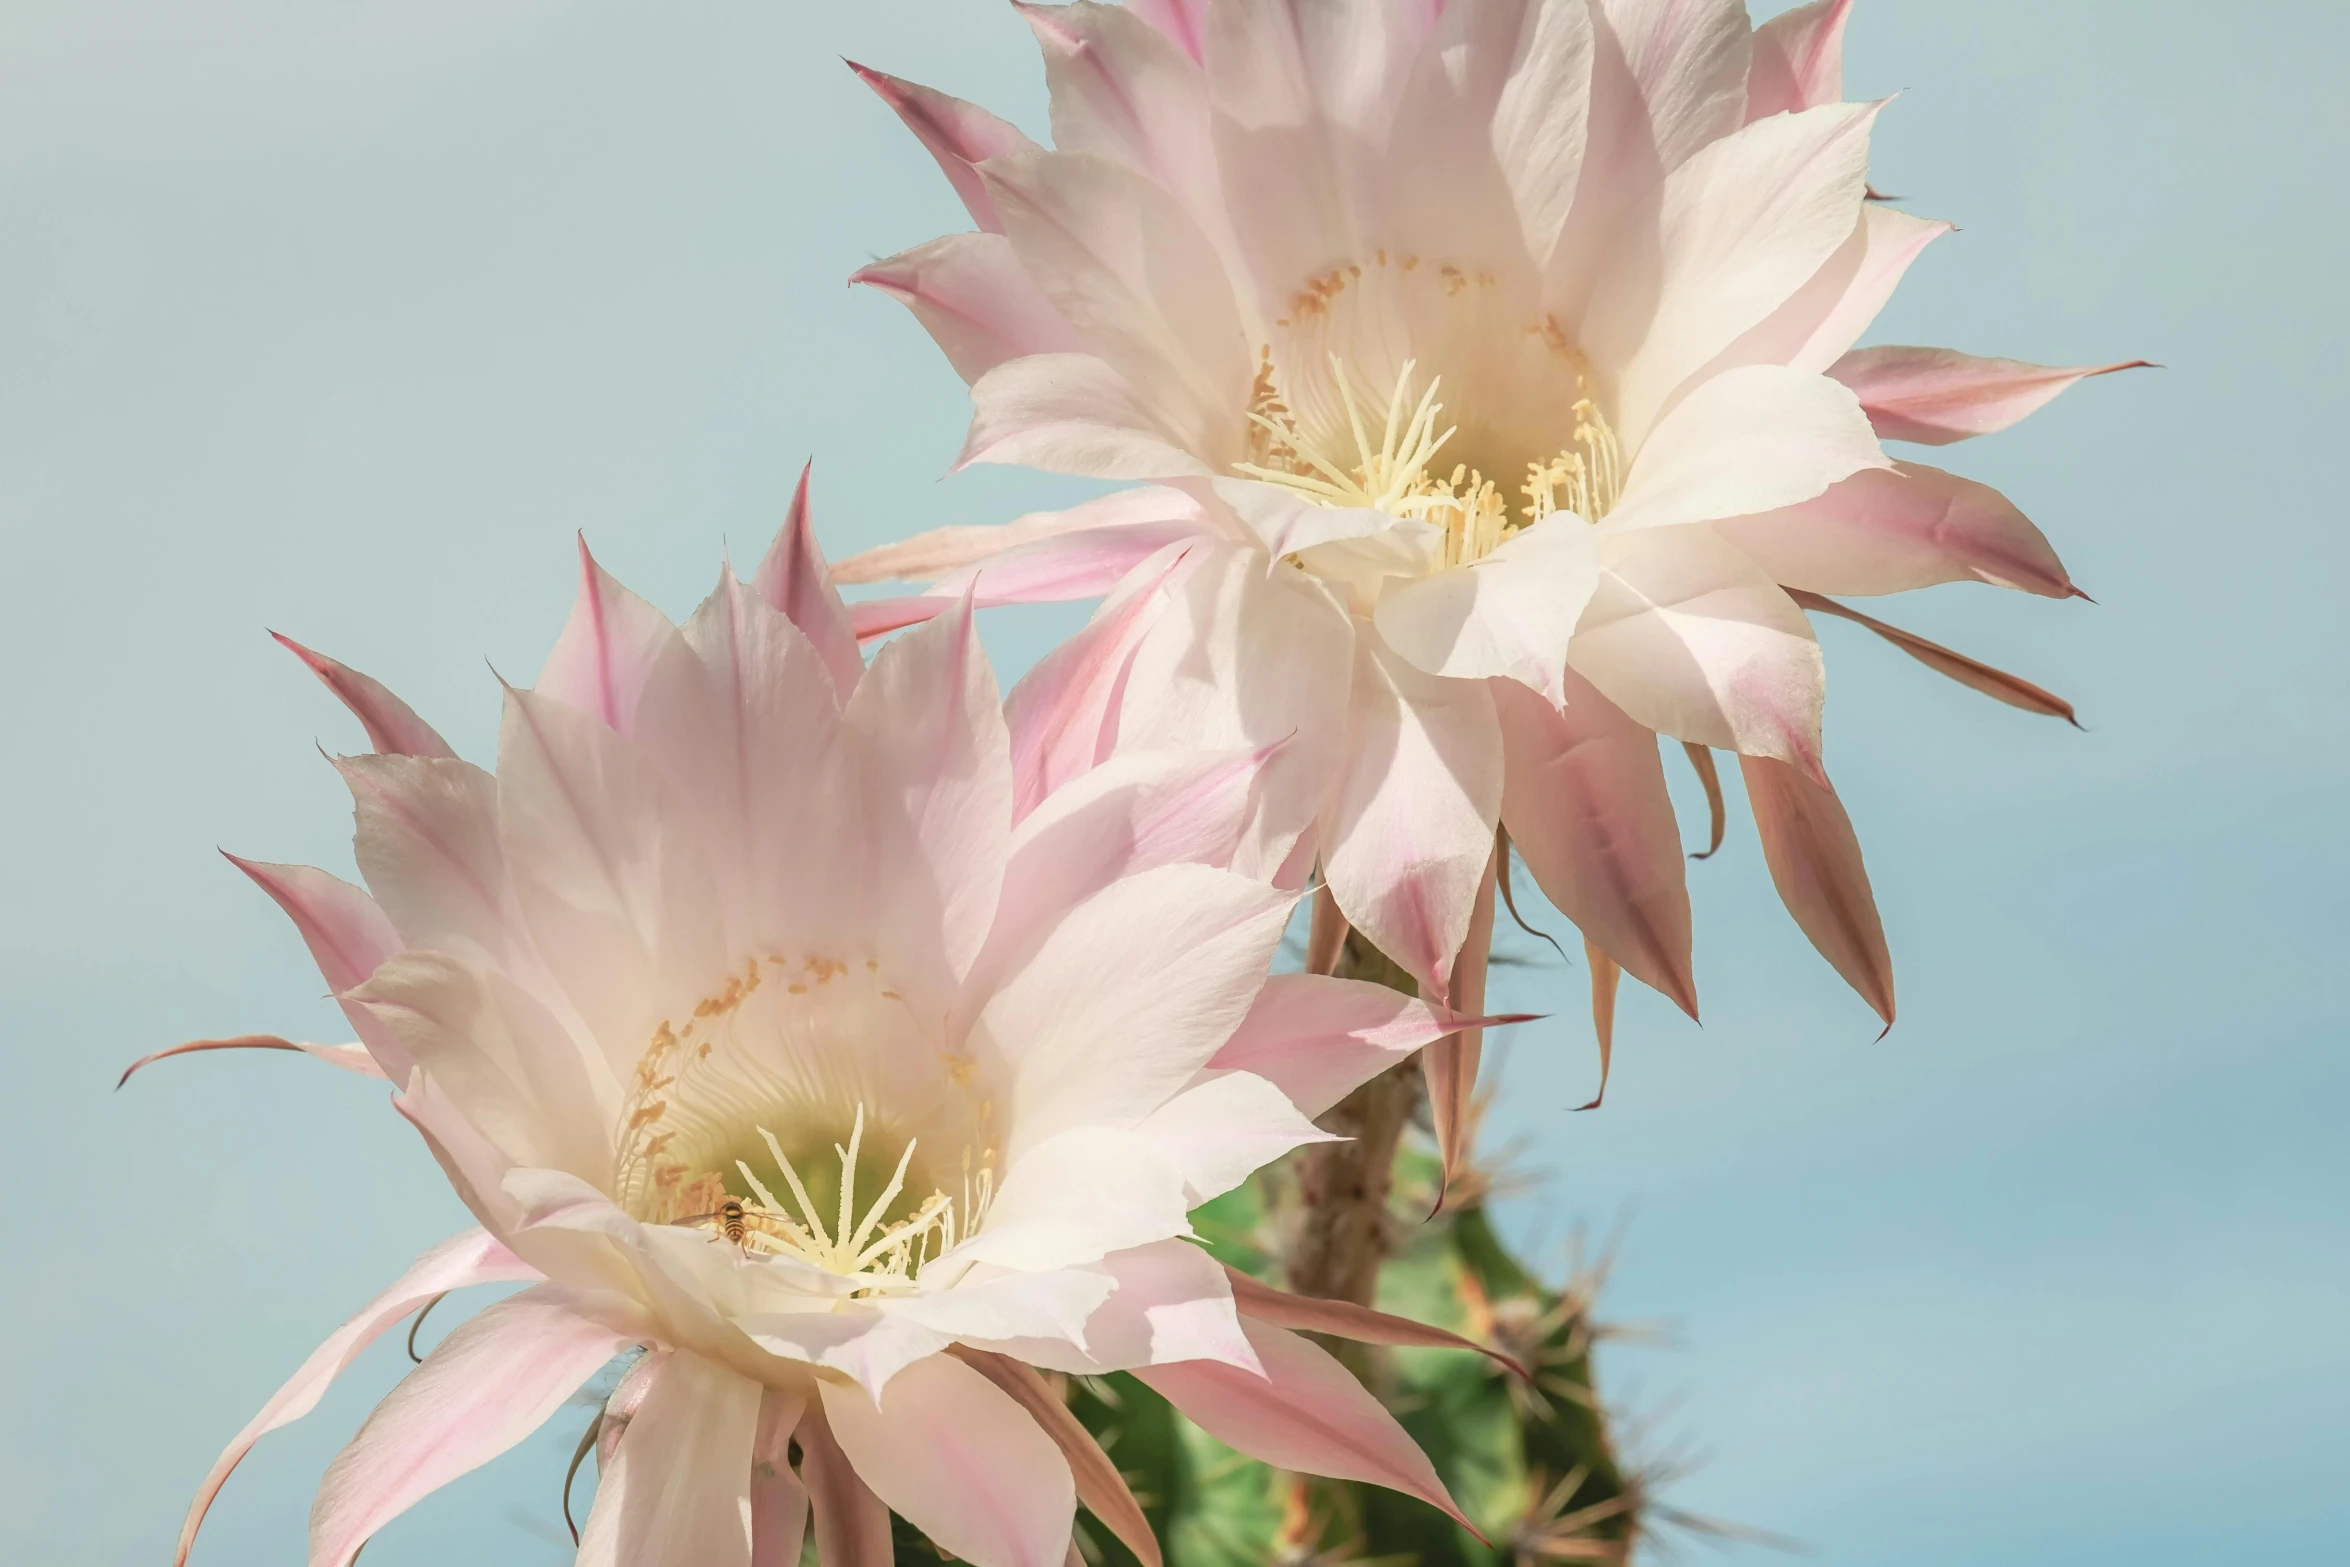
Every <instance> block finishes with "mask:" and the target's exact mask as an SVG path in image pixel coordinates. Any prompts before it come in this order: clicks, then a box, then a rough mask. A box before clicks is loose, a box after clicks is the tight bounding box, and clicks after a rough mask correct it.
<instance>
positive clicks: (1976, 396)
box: [1828, 347, 2152, 446]
mask: <svg viewBox="0 0 2350 1567" xmlns="http://www.w3.org/2000/svg"><path fill="white" fill-rule="evenodd" d="M2151 364H2152V361H2150V360H2145V359H2130V360H2125V361H2123V362H2121V363H2119V364H2110V365H2088V366H2075V367H2070V368H2058V367H2055V366H2050V365H2032V364H2025V363H2023V362H2022V361H2020V360H2015V359H1978V358H1977V357H1975V356H1974V355H1973V354H1962V353H1959V352H1957V351H1956V350H1954V349H1948V348H1900V347H1887V348H1859V349H1855V350H1853V351H1852V352H1851V353H1849V354H1846V355H1845V356H1844V357H1843V358H1842V359H1839V360H1837V361H1836V363H1835V365H1834V367H1833V368H1831V369H1830V370H1829V372H1828V373H1829V374H1830V375H1832V376H1834V377H1835V378H1836V379H1837V380H1839V381H1842V382H1843V383H1844V384H1845V385H1846V386H1849V387H1851V388H1852V389H1853V391H1854V392H1856V393H1857V394H1859V397H1860V405H1861V407H1863V408H1864V409H1866V410H1867V411H1868V416H1869V421H1870V423H1872V424H1874V425H1875V426H1876V429H1877V434H1878V435H1879V436H1881V437H1882V438H1884V439H1885V440H1888V441H1915V442H1917V443H1918V444H1919V445H1921V446H1948V445H1949V444H1950V443H1951V442H1953V441H1963V440H1965V439H1967V438H1968V437H1969V436H1975V435H1989V434H1991V433H1992V432H1993V431H1995V430H2004V429H2006V428H2007V427H2008V426H2009V425H2011V424H2014V423H2016V422H2017V421H2018V420H2021V419H2023V418H2026V417H2027V416H2029V415H2031V414H2034V413H2037V412H2038V411H2039V410H2040V409H2042V408H2044V407H2046V406H2047V405H2048V404H2049V403H2050V402H2051V401H2053V400H2054V399H2055V398H2056V397H2057V395H2058V394H2059V393H2061V392H2063V391H2065V390H2067V389H2068V388H2070V387H2072V386H2073V385H2075V384H2076V383H2078V382H2081V381H2085V380H2087V379H2088V378H2089V377H2091V376H2099V375H2111V374H2113V373H2114V372H2115V371H2116V370H2142V369H2147V368H2150V367H2151Z"/></svg>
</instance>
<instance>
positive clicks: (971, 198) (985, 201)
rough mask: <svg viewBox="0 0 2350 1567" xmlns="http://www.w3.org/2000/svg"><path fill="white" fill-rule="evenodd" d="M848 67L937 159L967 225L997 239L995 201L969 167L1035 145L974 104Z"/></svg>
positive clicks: (998, 226) (851, 64)
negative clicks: (968, 216)
mask: <svg viewBox="0 0 2350 1567" xmlns="http://www.w3.org/2000/svg"><path fill="white" fill-rule="evenodd" d="M848 65H849V69H850V70H852V71H854V72H856V73H857V75H858V76H859V77H860V78H862V79H863V81H864V83H865V85H866V86H868V87H870V88H872V89H873V90H874V91H875V92H877V93H879V94H880V95H881V101H882V102H883V103H886V104H888V105H889V106H890V108H891V109H892V110H893V111H895V112H896V114H897V117H898V118H899V119H901V120H903V121H904V122H905V124H906V129H908V130H910V131H912V132H913V133H914V134H915V136H917V137H919V138H920V139H921V142H922V145H923V146H925V147H927V148H928V149H930V155H931V156H932V157H933V158H936V159H937V160H938V167H939V170H940V172H942V173H943V174H945V175H946V177H947V182H948V183H949V184H951V185H953V186H954V187H955V194H956V195H957V196H960V197H961V198H962V199H963V206H964V208H965V210H967V211H968V212H969V213H970V214H971V221H972V222H974V223H976V224H978V225H979V226H980V227H981V228H983V229H985V230H987V231H988V232H989V233H991V234H1001V233H1002V232H1003V231H1004V224H1003V220H1002V219H1001V218H999V217H997V216H996V210H995V202H994V201H993V199H991V198H990V197H989V196H988V194H987V185H986V182H984V181H983V180H981V179H980V177H979V174H978V171H977V170H976V169H975V168H973V165H974V164H979V163H984V162H986V161H987V160H988V159H990V158H1000V157H1003V156H1005V155H1006V154H1008V153H1015V152H1029V151H1033V150H1034V149H1035V146H1036V143H1034V142H1032V141H1030V140H1029V139H1028V138H1027V137H1026V136H1024V135H1022V134H1021V133H1020V132H1019V131H1018V130H1017V129H1016V128H1014V127H1013V126H1012V125H1011V124H1010V123H1008V122H1007V121H1004V120H1002V119H999V118H998V117H996V116H995V115H992V114H990V113H988V112H987V111H986V110H985V109H982V108H980V107H979V106H978V105H977V104H971V103H965V102H964V101H963V100H962V99H960V98H956V97H951V96H949V95H948V94H946V93H942V92H938V91H935V90H934V89H932V88H928V87H923V86H920V85H918V84H916V83H914V82H909V81H904V80H902V79H900V78H898V77H895V76H890V75H887V74H886V73H884V72H881V71H876V70H872V69H870V68H868V67H866V66H862V65H859V64H858V63H857V62H856V61H854V60H851V61H850V62H848Z"/></svg>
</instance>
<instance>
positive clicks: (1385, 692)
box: [1322, 633, 1502, 996]
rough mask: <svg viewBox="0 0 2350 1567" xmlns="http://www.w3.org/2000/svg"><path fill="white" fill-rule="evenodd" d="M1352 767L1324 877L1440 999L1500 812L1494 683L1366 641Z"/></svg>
mask: <svg viewBox="0 0 2350 1567" xmlns="http://www.w3.org/2000/svg"><path fill="white" fill-rule="evenodd" d="M1347 717H1348V723H1347V749H1346V765H1345V770H1344V771H1343V773H1342V774H1341V775H1340V777H1339V779H1338V781H1337V784H1336V786H1335V788H1334V790H1333V792H1332V795H1331V804H1330V805H1329V806H1328V807H1327V808H1325V811H1324V814H1323V818H1322V869H1323V874H1324V875H1326V876H1327V877H1329V879H1330V890H1331V891H1332V892H1333V893H1335V894H1336V895H1337V898H1338V906H1339V907H1340V908H1341V909H1343V910H1344V911H1345V912H1346V917H1347V918H1348V920H1350V921H1351V922H1352V923H1353V924H1354V927H1355V928H1356V929H1357V930H1359V931H1361V932H1362V933H1363V934H1364V935H1365V936H1366V937H1368V938H1369V939H1370V941H1371V943H1372V944H1373V945H1374V946H1376V947H1377V948H1378V949H1379V950H1380V951H1381V952H1384V953H1386V954H1387V955H1388V956H1389V957H1391V958H1393V959H1394V960H1395V961H1396V962H1397V963H1399V964H1401V965H1403V967H1404V969H1405V971H1406V972H1408V973H1410V974H1411V975H1412V976H1413V977H1414V978H1416V979H1418V980H1419V981H1420V982H1421V983H1422V984H1423V985H1426V986H1427V987H1429V989H1430V990H1431V991H1432V992H1433V993H1434V994H1436V995H1439V996H1442V995H1445V994H1446V993H1447V986H1448V984H1449V982H1450V974H1449V971H1450V969H1451V967H1452V962H1453V958H1454V956H1455V955H1456V954H1457V953H1458V952H1459V951H1460V950H1461V942H1462V941H1463V940H1464V939H1465V938H1466V937H1467V936H1468V933H1469V919H1470V915H1471V912H1472V911H1473V909H1474V907H1475V905H1476V901H1477V888H1478V885H1479V883H1480V881H1481V880H1482V879H1483V877H1484V875H1485V867H1486V864H1487V862H1489V861H1490V860H1491V859H1492V858H1493V834H1494V829H1495V827H1496V826H1497V825H1498V821H1499V818H1500V815H1501V771H1502V759H1501V728H1500V725H1499V723H1498V722H1497V721H1496V720H1495V718H1494V715H1493V698H1492V696H1491V694H1490V693H1489V692H1488V691H1487V689H1486V685H1485V683H1484V682H1483V681H1473V680H1441V679H1438V678H1437V677H1436V676H1434V675H1428V674H1423V673H1422V672H1421V671H1420V670H1418V669H1416V668H1414V667H1413V666H1412V665H1411V664H1410V663H1409V662H1408V661H1407V660H1405V659H1404V658H1402V657H1400V656H1399V655H1397V654H1395V653H1393V652H1391V651H1389V650H1388V649H1387V648H1386V647H1385V646H1384V645H1383V644H1382V643H1381V642H1380V640H1379V639H1378V637H1376V636H1374V635H1370V634H1368V633H1366V634H1363V635H1361V636H1360V637H1359V638H1358V640H1357V643H1356V652H1355V674H1354V684H1353V691H1352V693H1351V698H1350V706H1349V712H1348V715H1347Z"/></svg>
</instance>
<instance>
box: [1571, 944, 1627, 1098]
mask: <svg viewBox="0 0 2350 1567" xmlns="http://www.w3.org/2000/svg"><path fill="white" fill-rule="evenodd" d="M1583 961H1584V962H1585V963H1587V964H1589V965H1590V967H1591V1032H1592V1033H1593V1034H1594V1035H1595V1036H1596V1037H1597V1038H1598V1040H1599V1090H1598V1092H1596V1093H1594V1094H1593V1095H1592V1096H1591V1103H1589V1104H1587V1105H1577V1106H1576V1107H1575V1108H1576V1109H1578V1110H1596V1109H1598V1108H1599V1107H1600V1105H1601V1104H1602V1103H1604V1102H1605V1101H1606V1099H1607V1076H1608V1071H1609V1069H1610V1068H1612V1067H1613V1066H1614V1065H1615V1061H1616V982H1617V981H1618V980H1619V979H1621V978H1623V974H1624V971H1623V970H1622V969H1621V968H1619V967H1618V966H1617V965H1616V960H1615V959H1614V958H1611V957H1609V956H1608V955H1607V954H1606V953H1605V952H1603V951H1602V950H1600V947H1599V944H1598V943H1597V942H1595V941H1592V940H1591V939H1590V938H1588V937H1586V938H1584V942H1583Z"/></svg>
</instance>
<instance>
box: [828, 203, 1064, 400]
mask: <svg viewBox="0 0 2350 1567" xmlns="http://www.w3.org/2000/svg"><path fill="white" fill-rule="evenodd" d="M849 281H850V282H852V283H862V284H864V285H866V286H867V287H868V288H877V289H879V290H881V291H882V292H883V293H885V294H887V295H889V296H890V297H891V298H893V299H895V300H896V301H897V302H898V303H900V304H902V305H904V306H905V307H906V308H907V309H908V310H911V311H912V312H914V319H915V320H917V321H919V322H921V323H922V328H923V330H924V331H926V332H928V333H929V334H930V335H931V338H932V339H933V340H934V341H936V342H937V344H938V346H939V349H940V351H941V352H942V353H944V354H945V355H946V356H947V363H949V364H951V365H953V366H954V367H955V373H956V374H957V375H959V376H961V377H962V378H963V379H964V381H965V382H966V383H968V382H972V381H976V380H978V379H979V378H980V377H981V376H983V375H985V374H987V372H988V371H990V370H993V369H994V368H995V367H996V366H997V365H1000V364H1002V363H1003V362H1004V361H1005V360H1007V359H1018V358H1020V357H1021V356H1022V355H1025V354H1067V353H1076V352H1079V351H1080V350H1082V349H1083V347H1084V343H1083V342H1082V341H1081V340H1080V339H1079V338H1078V336H1077V332H1076V329H1075V328H1073V327H1071V326H1070V325H1069V323H1068V322H1066V321H1064V320H1062V319H1061V313H1060V312H1059V311H1057V310H1055V309H1054V308H1053V307H1052V305H1051V303H1050V302H1048V301H1047V300H1046V299H1045V297H1044V295H1042V294H1040V293H1038V292H1037V288H1036V284H1035V283H1033V282H1031V281H1030V280H1029V276H1028V274H1027V273H1026V272H1024V271H1022V270H1021V267H1020V261H1019V258H1018V257H1016V256H1014V255H1013V254H1012V245H1011V242H1010V241H1009V240H1007V239H1005V238H1004V237H1003V236H1002V235H1001V234H948V235H945V236H943V237H942V238H939V239H934V240H931V241H930V242H928V243H927V244H922V245H917V246H915V247H914V248H913V249H912V250H908V251H901V252H900V253H899V254H897V255H894V256H891V257H890V258H888V259H887V260H885V261H876V262H874V263H873V264H872V265H871V266H869V267H863V268H860V269H858V270H857V271H856V272H853V273H851V274H850V275H849Z"/></svg>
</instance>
